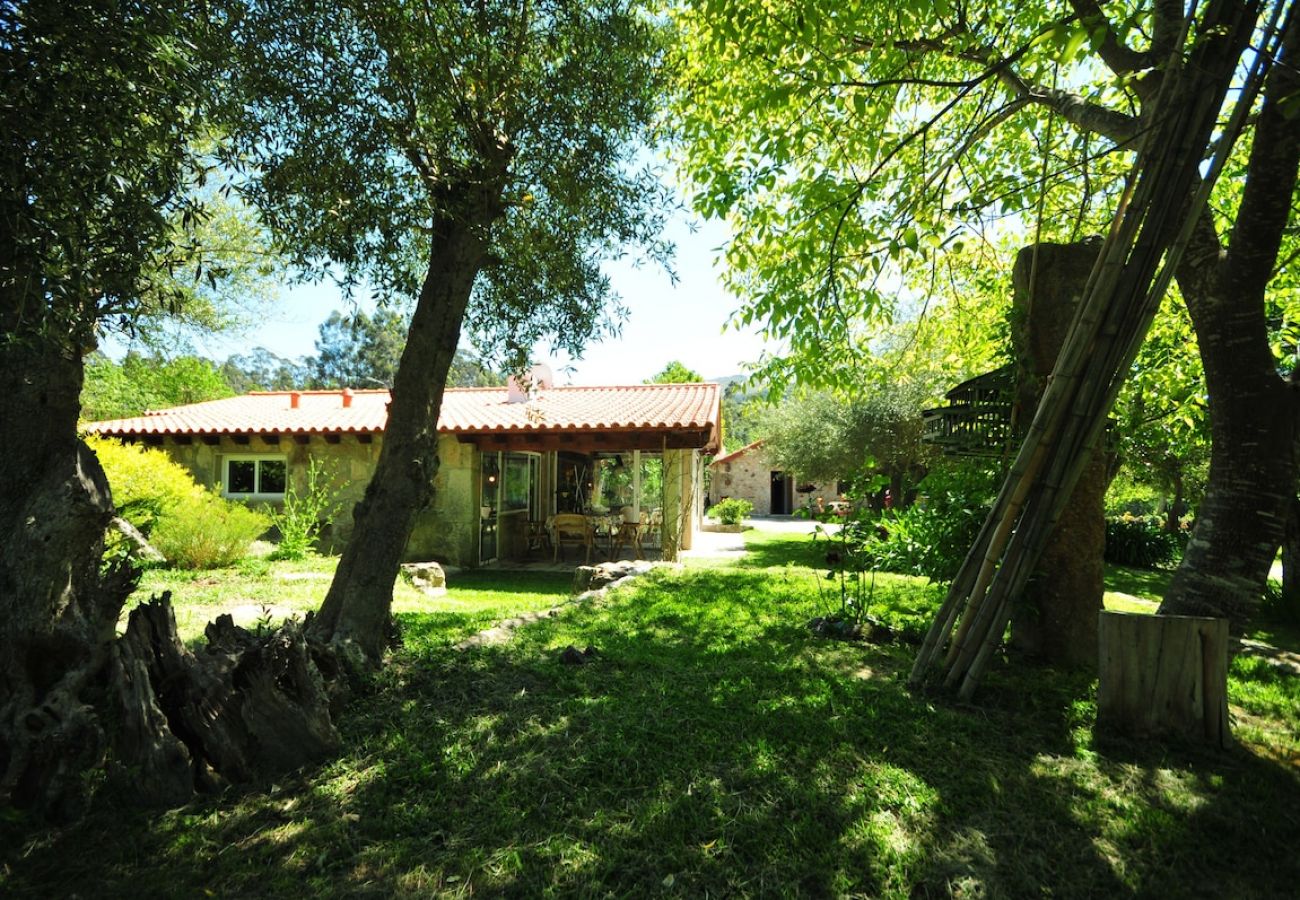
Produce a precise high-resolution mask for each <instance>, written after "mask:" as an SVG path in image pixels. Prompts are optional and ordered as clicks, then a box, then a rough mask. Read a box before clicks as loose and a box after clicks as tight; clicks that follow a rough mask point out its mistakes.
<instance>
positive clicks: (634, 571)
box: [573, 559, 654, 594]
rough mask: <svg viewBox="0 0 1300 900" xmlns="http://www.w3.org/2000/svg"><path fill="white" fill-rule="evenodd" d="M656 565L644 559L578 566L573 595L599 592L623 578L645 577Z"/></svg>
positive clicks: (574, 574) (574, 576) (574, 578)
mask: <svg viewBox="0 0 1300 900" xmlns="http://www.w3.org/2000/svg"><path fill="white" fill-rule="evenodd" d="M652 568H654V563H651V562H648V561H646V560H643V559H620V560H615V561H614V562H604V563H600V564H598V565H594V566H578V568H577V569H575V570H574V572H573V593H574V594H582V593H585V592H587V591H598V590H600V589H601V588H603V587H608V586H609V585H611V584H613V583H614V582H616V581H619V580H621V579H623V578H629V577H632V576H635V575H644V574H645V573H646V572H649V571H650V570H651V569H652Z"/></svg>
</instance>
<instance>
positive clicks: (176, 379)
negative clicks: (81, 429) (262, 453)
mask: <svg viewBox="0 0 1300 900" xmlns="http://www.w3.org/2000/svg"><path fill="white" fill-rule="evenodd" d="M234 393H235V392H234V390H233V389H232V388H231V387H230V385H229V384H228V383H227V382H226V379H225V378H224V376H223V375H222V371H221V369H220V368H219V367H218V366H217V365H216V364H215V363H213V362H211V361H210V360H206V359H201V358H199V357H195V356H178V357H175V358H172V359H166V358H164V357H160V356H141V355H140V354H138V353H128V354H127V355H126V357H125V358H124V359H123V360H122V362H121V363H115V362H113V361H112V360H111V359H109V358H108V357H107V356H104V355H103V354H102V353H98V352H96V353H93V354H91V355H90V356H89V357H88V358H87V360H86V381H85V386H84V387H83V388H82V391H81V417H82V419H84V420H85V421H88V422H97V421H102V420H104V419H122V418H126V417H128V416H138V415H140V414H141V413H143V412H144V411H145V410H149V409H166V408H167V407H169V406H180V405H183V404H186V403H201V402H202V401H204V400H219V399H220V398H222V397H230V396H232V395H233V394H234Z"/></svg>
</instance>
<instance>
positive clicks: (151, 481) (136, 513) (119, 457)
mask: <svg viewBox="0 0 1300 900" xmlns="http://www.w3.org/2000/svg"><path fill="white" fill-rule="evenodd" d="M85 440H86V444H87V445H88V446H89V447H90V449H91V450H93V451H95V455H96V456H97V457H98V458H99V464H100V465H101V466H103V467H104V474H105V475H107V476H108V484H109V488H110V489H111V490H112V492H113V503H114V504H115V505H116V506H117V511H118V514H119V515H121V516H122V518H124V519H126V520H127V521H128V522H130V523H131V524H132V525H134V526H135V527H136V528H138V529H140V531H141V532H143V533H144V534H145V535H148V534H150V533H151V532H152V531H153V529H154V526H155V525H156V524H157V523H158V521H159V520H160V519H162V518H164V517H165V516H166V515H168V514H169V512H170V511H171V510H173V509H175V508H176V507H177V506H179V505H180V504H181V502H182V501H183V500H185V499H186V498H188V497H194V496H197V495H199V494H201V493H202V492H203V488H202V487H200V486H199V485H198V484H196V483H195V481H194V477H193V476H192V475H191V474H190V472H189V470H188V469H186V468H185V467H184V466H182V465H180V464H179V463H175V462H172V460H171V458H170V457H169V456H167V454H166V453H164V452H162V451H161V450H153V449H150V448H148V447H144V446H142V445H140V444H124V443H122V442H121V441H117V440H114V439H113V438H105V437H96V436H94V435H88V436H87V437H86V439H85Z"/></svg>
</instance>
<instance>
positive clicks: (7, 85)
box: [0, 0, 221, 354]
mask: <svg viewBox="0 0 1300 900" xmlns="http://www.w3.org/2000/svg"><path fill="white" fill-rule="evenodd" d="M212 25H213V23H212V21H211V19H210V17H209V15H208V12H207V10H205V9H201V8H199V7H198V6H196V5H195V4H192V3H189V2H176V0H163V2H158V3H148V4H126V5H123V4H114V3H104V2H99V0H32V2H25V3H6V4H4V5H3V7H0V32H3V34H4V36H5V37H4V42H3V46H4V51H3V52H4V66H3V69H4V72H5V75H4V96H5V98H6V102H5V134H6V147H7V148H8V149H7V151H6V158H7V160H8V164H6V165H5V166H4V167H3V168H2V170H0V220H2V221H4V222H5V252H4V253H3V254H0V284H4V285H6V288H5V296H6V297H7V298H9V299H8V300H6V306H5V310H6V312H5V313H4V315H5V322H4V328H3V330H4V331H5V333H7V334H8V333H11V329H13V328H15V327H16V325H17V323H18V319H16V318H15V319H10V318H9V316H10V315H17V313H18V310H20V309H21V310H22V315H23V327H24V330H30V331H31V332H32V333H37V332H40V333H41V334H42V335H43V337H42V340H43V341H45V342H47V343H49V344H51V345H57V346H59V348H60V349H59V350H58V351H51V352H61V353H69V352H72V353H78V354H81V353H84V352H86V351H87V350H88V349H90V348H92V347H93V346H94V344H95V340H96V327H97V326H100V325H122V326H124V327H131V326H133V325H134V323H136V322H138V321H140V319H141V318H142V317H149V316H151V315H170V314H172V313H175V312H183V310H184V308H185V307H186V303H187V301H188V300H189V299H190V294H189V293H188V292H187V291H186V290H185V289H184V288H183V287H181V286H180V284H179V283H178V281H177V279H174V278H171V277H168V276H169V274H170V273H173V272H180V271H184V272H188V273H193V275H194V278H195V280H199V279H203V280H207V279H208V278H211V279H212V280H214V281H215V280H216V278H217V276H218V275H219V274H221V266H220V264H217V263H215V262H214V261H213V260H211V259H210V258H209V257H208V255H207V250H206V248H205V246H204V243H203V241H202V239H201V235H200V234H199V231H200V228H201V226H202V224H203V222H204V220H205V217H206V213H205V210H204V204H203V201H202V199H201V197H200V196H199V194H198V190H199V186H200V183H201V182H202V181H203V180H204V179H205V178H206V177H207V175H208V171H207V168H206V165H205V162H204V160H203V159H202V152H201V150H200V148H199V142H200V138H201V137H202V135H203V133H204V131H205V128H206V115H207V112H208V110H207V108H206V106H205V105H204V103H203V102H202V101H203V97H204V94H205V92H206V90H207V89H208V87H209V85H210V84H211V83H212V72H213V70H212V63H213V61H214V60H215V58H216V57H217V56H219V55H220V54H219V51H218V50H217V49H216V48H217V45H218V42H219V39H220V36H221V31H220V29H218V28H213V27H212ZM20 285H28V286H30V287H29V288H28V290H29V291H31V292H32V293H31V295H30V296H28V297H27V298H26V299H27V302H26V303H25V305H24V304H23V303H22V302H21V301H20V299H19V298H20V297H21V296H22V295H23V290H22V289H21V288H18V287H17V286H20ZM11 301H12V305H10V303H11Z"/></svg>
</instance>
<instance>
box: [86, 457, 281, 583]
mask: <svg viewBox="0 0 1300 900" xmlns="http://www.w3.org/2000/svg"><path fill="white" fill-rule="evenodd" d="M86 443H87V444H88V445H89V446H90V447H91V449H92V450H94V451H95V454H96V455H97V456H98V457H99V461H100V464H101V465H102V466H103V467H104V473H105V474H106V475H107V476H108V483H109V487H110V489H111V490H112V492H113V501H114V503H116V504H117V507H118V511H119V513H120V514H121V515H122V517H123V518H125V519H126V520H127V521H128V522H130V523H131V524H132V525H134V526H135V527H137V528H139V529H140V530H141V531H142V532H144V533H145V534H146V535H147V536H148V537H149V542H150V543H151V544H153V546H154V547H155V548H157V549H158V551H159V552H160V553H162V555H163V556H165V557H166V558H167V561H168V562H169V563H170V564H172V565H175V566H179V567H180V568H183V569H208V568H213V567H214V566H224V565H229V564H230V563H232V562H234V561H235V560H237V559H239V558H241V557H242V556H243V555H244V554H245V553H247V552H248V545H249V544H250V543H251V542H252V541H253V540H255V539H256V538H257V537H258V536H260V535H261V534H262V532H264V531H265V530H266V529H267V527H268V525H269V524H270V523H269V521H268V519H267V518H266V516H264V515H262V514H261V513H258V512H255V511H254V510H251V509H249V508H248V507H246V506H244V505H243V504H241V503H235V502H231V501H227V500H224V499H222V498H221V497H220V496H218V495H217V494H216V493H214V492H212V491H210V490H207V489H206V488H204V487H202V486H200V485H198V484H196V483H195V481H194V479H193V477H192V476H191V475H190V473H189V471H188V470H187V469H186V468H185V467H184V466H181V465H179V464H177V463H174V462H172V461H171V459H170V458H168V456H167V454H165V453H163V452H162V451H160V450H151V449H148V448H145V447H140V446H136V445H134V444H123V443H120V442H118V441H115V440H112V439H111V438H96V437H89V438H87V439H86Z"/></svg>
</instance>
